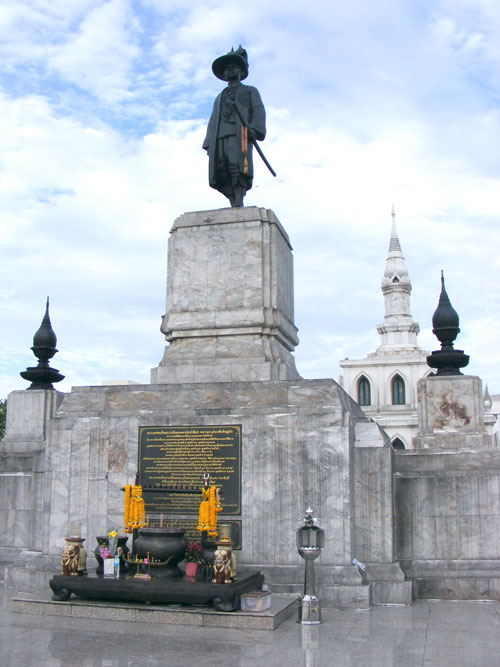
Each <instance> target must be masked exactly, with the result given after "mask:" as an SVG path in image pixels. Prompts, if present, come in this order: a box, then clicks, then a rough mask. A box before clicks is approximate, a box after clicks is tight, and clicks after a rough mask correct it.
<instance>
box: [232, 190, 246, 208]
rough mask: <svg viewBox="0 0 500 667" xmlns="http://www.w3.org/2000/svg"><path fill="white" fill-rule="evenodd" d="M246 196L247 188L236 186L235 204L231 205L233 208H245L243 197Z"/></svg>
mask: <svg viewBox="0 0 500 667" xmlns="http://www.w3.org/2000/svg"><path fill="white" fill-rule="evenodd" d="M245 194H246V190H245V188H243V187H242V186H241V185H236V186H235V188H234V195H233V199H234V204H233V203H231V206H234V207H237V208H241V207H242V206H243V197H244V196H245Z"/></svg>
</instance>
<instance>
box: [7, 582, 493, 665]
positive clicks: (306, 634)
mask: <svg viewBox="0 0 500 667" xmlns="http://www.w3.org/2000/svg"><path fill="white" fill-rule="evenodd" d="M10 597H11V596H10V594H9V592H7V594H5V593H4V592H3V591H2V590H1V589H0V641H1V645H2V665H4V666H5V667H19V666H20V665H22V667H34V666H35V665H36V666H37V667H38V666H39V665H44V666H47V667H63V666H64V667H66V666H67V665H73V666H74V667H122V665H135V666H136V667H142V666H144V667H163V666H167V665H168V667H185V665H186V664H202V665H214V666H215V665H216V666H218V667H255V666H256V665H259V666H263V667H264V666H265V667H267V666H268V665H273V667H289V666H290V665H293V666H294V667H295V666H297V667H302V666H303V667H339V666H341V667H343V666H346V667H354V666H356V667H375V666H380V667H402V666H404V667H407V666H408V667H412V666H414V665H415V666H417V665H418V666H419V667H441V666H442V665H456V666H457V667H477V666H478V665H481V667H493V666H496V665H498V664H499V663H498V656H499V655H500V605H499V604H498V603H484V602H446V601H440V602H429V601H418V602H416V603H415V604H414V605H413V607H374V608H373V609H372V610H371V611H353V610H348V611H337V610H334V609H325V608H323V610H322V619H323V622H322V623H321V625H319V626H302V625H300V624H297V623H296V622H295V621H296V619H295V617H291V618H289V619H288V620H286V621H285V622H284V623H283V624H282V625H281V626H280V627H278V628H277V629H276V630H274V631H272V630H239V629H235V628H221V627H215V628H213V627H197V626H194V625H187V626H180V625H165V624H159V623H154V622H149V623H133V622H129V621H120V620H115V621H107V622H106V623H103V622H102V620H98V619H89V618H71V617H64V616H33V615H27V614H13V613H11V611H10V605H11V603H10Z"/></svg>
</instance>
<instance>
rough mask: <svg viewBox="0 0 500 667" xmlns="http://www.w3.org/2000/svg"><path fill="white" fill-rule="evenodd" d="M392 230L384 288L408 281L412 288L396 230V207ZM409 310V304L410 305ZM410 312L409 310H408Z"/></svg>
mask: <svg viewBox="0 0 500 667" xmlns="http://www.w3.org/2000/svg"><path fill="white" fill-rule="evenodd" d="M391 215H392V229H391V240H390V241H389V254H388V255H387V261H386V263H385V271H384V278H383V280H382V287H383V286H384V284H386V283H393V282H401V281H402V280H404V281H406V282H407V283H408V284H409V286H410V291H411V282H410V277H409V275H408V269H407V268H406V263H405V258H404V257H403V252H402V250H401V244H400V242H399V238H398V230H397V229H396V214H395V212H394V205H393V206H392V212H391ZM408 308H409V304H408ZM408 312H409V310H408Z"/></svg>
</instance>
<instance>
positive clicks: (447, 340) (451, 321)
mask: <svg viewBox="0 0 500 667" xmlns="http://www.w3.org/2000/svg"><path fill="white" fill-rule="evenodd" d="M459 324H460V320H459V317H458V313H457V311H456V310H455V309H454V308H453V306H452V305H451V302H450V299H449V297H448V294H447V293H446V288H445V285H444V275H443V271H441V294H440V295H439V303H438V307H437V308H436V310H435V312H434V315H433V316H432V333H433V334H434V335H435V336H436V338H437V339H438V340H439V342H440V343H441V349H440V350H436V351H435V352H433V353H432V354H431V355H430V356H428V357H427V364H428V365H429V366H430V367H431V368H437V373H436V374H437V375H462V373H461V372H460V370H459V369H460V368H463V367H464V366H467V364H468V363H469V357H468V355H467V354H464V351H463V350H455V349H454V348H453V342H454V340H455V338H456V337H457V336H458V334H459V333H460V327H459Z"/></svg>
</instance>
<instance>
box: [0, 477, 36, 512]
mask: <svg viewBox="0 0 500 667" xmlns="http://www.w3.org/2000/svg"><path fill="white" fill-rule="evenodd" d="M32 503H33V475H31V474H29V473H1V474H0V511H5V510H15V509H20V510H25V509H28V510H30V509H31V508H32Z"/></svg>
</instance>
